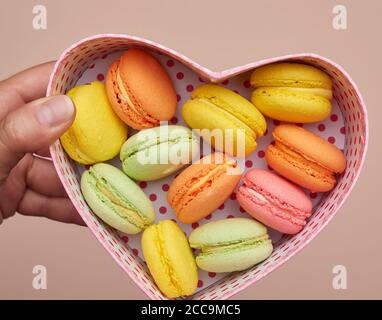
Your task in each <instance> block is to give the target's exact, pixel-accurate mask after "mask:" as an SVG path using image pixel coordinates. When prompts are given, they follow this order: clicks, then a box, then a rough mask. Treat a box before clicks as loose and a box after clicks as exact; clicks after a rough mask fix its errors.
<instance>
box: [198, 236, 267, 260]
mask: <svg viewBox="0 0 382 320" xmlns="http://www.w3.org/2000/svg"><path fill="white" fill-rule="evenodd" d="M268 243H272V241H271V239H269V236H268V234H265V235H263V236H259V237H255V238H252V239H238V240H233V241H229V242H220V243H216V244H210V245H205V246H203V245H200V244H191V247H192V248H195V249H199V250H200V252H199V254H198V256H197V258H198V257H203V256H206V255H210V254H216V253H223V252H225V251H230V252H231V251H233V250H242V249H245V248H253V247H257V246H260V245H265V244H268Z"/></svg>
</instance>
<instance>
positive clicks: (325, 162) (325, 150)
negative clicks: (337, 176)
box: [272, 124, 346, 173]
mask: <svg viewBox="0 0 382 320" xmlns="http://www.w3.org/2000/svg"><path fill="white" fill-rule="evenodd" d="M272 135H273V137H274V138H275V139H276V140H277V141H280V142H281V143H283V144H284V145H286V146H287V147H288V148H291V149H292V150H295V151H297V152H298V153H300V154H302V155H304V157H306V158H307V159H310V160H313V161H315V162H317V163H318V164H320V165H322V166H323V167H324V168H326V169H328V170H330V171H332V172H335V173H342V172H343V171H344V170H345V167H346V159H345V156H344V154H343V153H342V151H341V150H340V149H338V148H337V147H336V146H335V145H334V144H331V143H330V142H328V141H326V140H325V139H323V138H321V137H320V136H318V135H316V134H314V133H313V132H310V131H308V130H306V129H304V128H301V127H298V126H295V125H287V124H285V125H279V126H277V127H276V128H275V129H274V130H273V132H272Z"/></svg>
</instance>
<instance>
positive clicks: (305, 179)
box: [265, 145, 336, 192]
mask: <svg viewBox="0 0 382 320" xmlns="http://www.w3.org/2000/svg"><path fill="white" fill-rule="evenodd" d="M265 159H266V161H267V163H268V165H269V166H270V167H271V168H272V169H274V170H275V171H277V173H279V174H280V175H282V176H283V177H285V178H287V179H289V180H290V181H292V182H294V183H296V184H298V185H300V186H302V187H305V188H307V189H308V190H310V191H313V192H326V191H329V190H331V189H333V187H334V185H335V182H336V181H335V179H334V178H333V177H325V176H317V175H315V173H314V172H313V171H312V170H311V169H310V168H309V167H307V166H304V165H303V164H301V163H299V162H298V161H294V160H293V159H289V158H288V157H286V156H285V154H284V153H282V152H280V150H278V149H277V148H275V147H274V146H272V145H269V146H268V148H267V149H266V151H265Z"/></svg>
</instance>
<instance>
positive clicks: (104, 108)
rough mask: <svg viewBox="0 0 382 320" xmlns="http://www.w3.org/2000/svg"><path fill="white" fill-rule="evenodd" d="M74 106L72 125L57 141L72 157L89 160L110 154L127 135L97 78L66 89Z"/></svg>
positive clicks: (100, 158) (95, 159)
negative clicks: (88, 82) (59, 141)
mask: <svg viewBox="0 0 382 320" xmlns="http://www.w3.org/2000/svg"><path fill="white" fill-rule="evenodd" d="M67 96H69V97H70V98H71V99H72V100H73V103H74V105H75V107H76V118H75V120H74V122H73V124H72V126H71V127H70V128H69V129H68V130H67V131H66V132H65V133H64V134H63V135H62V136H61V138H60V140H61V144H62V146H63V148H64V149H65V151H66V153H67V154H68V155H69V157H71V158H72V159H73V160H75V161H77V162H79V163H82V164H93V163H97V162H103V161H106V160H110V159H112V158H114V157H115V156H116V155H117V154H118V153H119V150H120V149H121V146H122V144H123V143H124V142H125V140H126V139H127V126H126V125H125V124H124V123H123V122H122V120H120V119H119V118H118V117H117V115H116V114H115V113H114V111H113V109H112V107H111V105H110V102H109V100H108V98H107V95H106V89H105V85H104V84H103V83H101V82H99V81H95V82H92V83H90V84H86V85H80V86H76V87H74V88H72V89H71V90H69V92H68V93H67Z"/></svg>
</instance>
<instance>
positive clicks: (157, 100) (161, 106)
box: [119, 49, 177, 120]
mask: <svg viewBox="0 0 382 320" xmlns="http://www.w3.org/2000/svg"><path fill="white" fill-rule="evenodd" d="M119 72H120V75H121V78H122V80H123V83H124V84H125V86H126V88H128V91H129V92H131V93H132V95H133V96H134V98H135V99H136V100H137V101H139V104H140V105H141V106H142V108H144V110H145V111H146V112H147V113H148V114H150V115H151V116H152V117H154V118H155V119H158V120H170V119H171V118H172V117H173V116H174V114H175V111H176V105H177V100H176V93H175V89H174V86H173V84H172V82H171V79H170V77H169V76H168V74H167V72H166V70H165V69H164V68H163V67H162V65H161V64H160V63H159V62H158V61H157V60H156V59H155V58H154V57H153V56H152V55H151V54H149V53H148V52H146V51H144V50H141V49H129V50H127V51H126V52H125V53H124V54H123V55H122V56H121V58H120V64H119Z"/></svg>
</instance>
